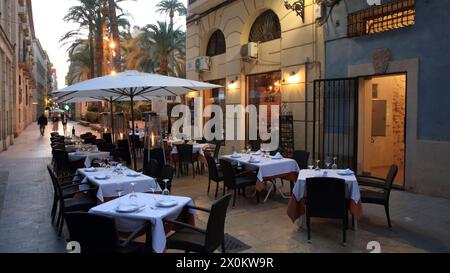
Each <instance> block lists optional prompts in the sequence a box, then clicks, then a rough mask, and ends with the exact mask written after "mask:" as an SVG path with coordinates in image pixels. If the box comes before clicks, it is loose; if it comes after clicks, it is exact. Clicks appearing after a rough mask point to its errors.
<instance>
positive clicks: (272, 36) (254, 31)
mask: <svg viewBox="0 0 450 273" xmlns="http://www.w3.org/2000/svg"><path fill="white" fill-rule="evenodd" d="M280 38H281V25H280V20H279V19H278V16H277V15H276V14H275V12H273V11H271V10H268V11H265V12H263V14H261V15H260V16H259V17H258V18H257V19H256V21H255V22H254V23H253V25H252V28H251V30H250V36H249V42H255V43H257V42H261V43H264V42H268V41H272V40H276V39H280Z"/></svg>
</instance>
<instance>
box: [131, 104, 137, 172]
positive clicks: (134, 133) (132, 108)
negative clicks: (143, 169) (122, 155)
mask: <svg viewBox="0 0 450 273" xmlns="http://www.w3.org/2000/svg"><path fill="white" fill-rule="evenodd" d="M130 104H131V127H133V128H131V131H132V132H133V133H132V137H131V147H132V150H133V163H134V170H135V171H137V159H136V145H135V135H136V132H135V122H134V98H133V96H130Z"/></svg>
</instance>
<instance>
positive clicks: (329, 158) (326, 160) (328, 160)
mask: <svg viewBox="0 0 450 273" xmlns="http://www.w3.org/2000/svg"><path fill="white" fill-rule="evenodd" d="M325 166H326V167H327V169H330V166H331V157H329V156H327V157H326V158H325Z"/></svg>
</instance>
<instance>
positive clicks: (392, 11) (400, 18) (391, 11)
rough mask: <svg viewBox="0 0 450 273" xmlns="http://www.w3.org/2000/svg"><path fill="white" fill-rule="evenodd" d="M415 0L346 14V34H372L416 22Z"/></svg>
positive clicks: (406, 0) (355, 35)
mask: <svg viewBox="0 0 450 273" xmlns="http://www.w3.org/2000/svg"><path fill="white" fill-rule="evenodd" d="M415 4H416V1H415V0H404V1H398V2H393V3H388V4H385V5H382V6H375V7H371V8H369V9H365V10H361V11H357V12H355V13H352V14H350V15H349V16H348V20H347V21H348V36H349V37H358V36H366V35H372V34H376V33H380V32H385V31H389V30H393V29H399V28H404V27H409V26H412V25H414V24H415V23H416V21H415V18H416V9H415Z"/></svg>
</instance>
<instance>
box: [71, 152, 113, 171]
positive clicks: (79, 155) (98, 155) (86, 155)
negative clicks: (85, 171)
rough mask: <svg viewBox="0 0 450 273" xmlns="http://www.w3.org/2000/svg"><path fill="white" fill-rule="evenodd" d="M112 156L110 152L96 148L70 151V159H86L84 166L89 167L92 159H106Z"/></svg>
mask: <svg viewBox="0 0 450 273" xmlns="http://www.w3.org/2000/svg"><path fill="white" fill-rule="evenodd" d="M108 157H110V153H109V152H101V151H96V150H90V151H79V150H78V151H75V152H69V161H78V160H82V159H84V166H85V167H87V168H89V167H91V166H92V161H93V160H95V159H97V160H105V159H107V158H108Z"/></svg>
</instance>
